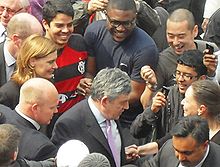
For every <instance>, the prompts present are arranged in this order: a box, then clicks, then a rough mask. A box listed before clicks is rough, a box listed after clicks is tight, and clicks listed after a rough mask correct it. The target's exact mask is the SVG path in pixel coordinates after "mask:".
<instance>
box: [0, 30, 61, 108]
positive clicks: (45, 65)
mask: <svg viewBox="0 0 220 167" xmlns="http://www.w3.org/2000/svg"><path fill="white" fill-rule="evenodd" d="M56 58H57V48H56V45H55V44H54V43H53V42H52V41H51V40H49V39H47V38H45V37H43V36H40V35H37V34H34V35H31V36H29V37H28V38H27V39H25V41H24V42H23V44H22V46H21V48H20V51H19V55H18V57H17V62H16V66H17V69H16V71H15V72H14V74H13V75H12V77H11V80H10V81H8V82H7V83H6V84H5V85H3V86H2V87H1V88H0V104H4V105H6V106H8V107H10V108H11V109H14V108H15V106H16V105H17V104H18V100H19V91H20V87H21V85H22V84H23V83H24V82H25V81H27V80H29V79H30V78H34V77H40V78H45V79H48V80H50V79H51V78H52V77H53V73H54V70H55V69H57V64H56Z"/></svg>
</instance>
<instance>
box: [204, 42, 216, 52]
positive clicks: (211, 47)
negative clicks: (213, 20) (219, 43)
mask: <svg viewBox="0 0 220 167" xmlns="http://www.w3.org/2000/svg"><path fill="white" fill-rule="evenodd" d="M206 49H208V50H209V51H208V52H206V53H207V54H213V52H214V47H213V46H211V45H209V44H208V43H206Z"/></svg>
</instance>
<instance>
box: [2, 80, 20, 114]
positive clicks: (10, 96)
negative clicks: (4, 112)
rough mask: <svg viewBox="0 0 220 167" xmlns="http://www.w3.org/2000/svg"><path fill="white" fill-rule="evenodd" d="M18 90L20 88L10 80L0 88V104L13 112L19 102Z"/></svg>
mask: <svg viewBox="0 0 220 167" xmlns="http://www.w3.org/2000/svg"><path fill="white" fill-rule="evenodd" d="M20 88H21V86H19V85H18V84H17V83H15V82H14V81H12V80H9V81H8V82H7V83H6V84H4V85H3V86H2V87H0V104H3V105H5V106H7V107H10V108H11V109H12V110H14V109H15V107H16V105H17V104H18V101H19V96H20Z"/></svg>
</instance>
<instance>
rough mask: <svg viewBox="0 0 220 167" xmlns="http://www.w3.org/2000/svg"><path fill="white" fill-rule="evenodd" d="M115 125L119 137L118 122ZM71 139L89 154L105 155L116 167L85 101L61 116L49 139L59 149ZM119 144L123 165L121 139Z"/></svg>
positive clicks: (123, 157)
mask: <svg viewBox="0 0 220 167" xmlns="http://www.w3.org/2000/svg"><path fill="white" fill-rule="evenodd" d="M116 123H117V125H118V130H119V133H120V135H121V128H120V126H119V124H118V121H116ZM71 139H76V140H80V141H82V142H83V143H84V144H85V145H86V146H87V147H88V148H89V151H90V153H92V152H98V153H101V154H103V155H105V156H106V157H107V158H108V159H109V161H110V164H111V167H116V165H115V161H114V158H113V155H112V152H111V149H110V147H109V145H108V141H107V139H106V137H105V135H104V133H103V132H102V129H101V128H100V126H99V124H98V122H97V120H96V118H95V116H94V115H93V113H92V111H91V109H90V107H89V104H88V100H87V99H85V100H83V101H81V102H79V103H77V104H76V105H75V106H73V107H72V108H70V109H69V110H68V111H67V112H65V113H64V114H63V115H61V117H60V118H59V119H58V120H57V122H56V124H55V127H54V131H53V134H52V138H51V140H52V142H53V143H54V144H55V145H57V146H58V147H60V146H61V145H62V144H63V143H65V142H66V141H68V140H71ZM121 139H122V135H121ZM121 143H122V144H121V162H122V164H124V163H125V150H124V145H123V139H122V142H121Z"/></svg>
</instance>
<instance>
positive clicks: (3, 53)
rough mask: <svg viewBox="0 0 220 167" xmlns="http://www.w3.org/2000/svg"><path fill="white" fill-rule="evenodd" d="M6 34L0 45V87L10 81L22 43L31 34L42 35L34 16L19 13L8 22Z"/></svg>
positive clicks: (39, 25) (40, 27)
mask: <svg viewBox="0 0 220 167" xmlns="http://www.w3.org/2000/svg"><path fill="white" fill-rule="evenodd" d="M7 34H8V35H7V38H6V41H5V42H3V43H0V76H1V77H0V86H2V85H3V84H5V83H6V82H7V81H9V80H10V78H11V75H12V73H13V72H14V69H15V64H16V58H17V53H18V50H19V48H20V46H21V44H22V42H23V41H24V40H25V39H26V38H27V37H28V36H30V35H32V34H43V28H42V26H41V24H40V22H39V21H38V20H37V19H36V18H35V17H34V16H32V15H30V14H28V13H19V14H16V15H15V16H13V17H12V18H11V20H10V21H9V22H8V26H7Z"/></svg>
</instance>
